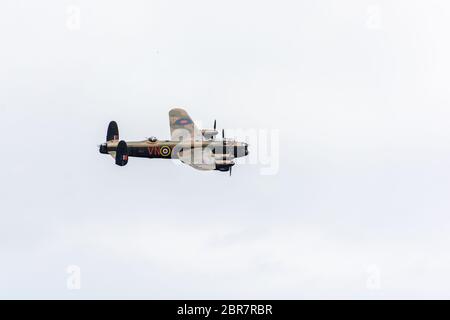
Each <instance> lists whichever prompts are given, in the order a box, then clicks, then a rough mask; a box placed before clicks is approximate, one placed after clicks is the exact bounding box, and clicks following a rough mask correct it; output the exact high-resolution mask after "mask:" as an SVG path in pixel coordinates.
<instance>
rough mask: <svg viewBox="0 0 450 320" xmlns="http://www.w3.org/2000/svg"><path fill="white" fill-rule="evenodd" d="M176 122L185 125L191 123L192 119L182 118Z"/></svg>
mask: <svg viewBox="0 0 450 320" xmlns="http://www.w3.org/2000/svg"><path fill="white" fill-rule="evenodd" d="M175 123H176V124H177V125H180V126H185V125H187V124H191V123H192V120H191V119H189V118H180V119H178V120H177V121H175Z"/></svg>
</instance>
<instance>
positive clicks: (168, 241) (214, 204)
mask: <svg viewBox="0 0 450 320" xmlns="http://www.w3.org/2000/svg"><path fill="white" fill-rule="evenodd" d="M449 29H450V3H449V2H448V1H444V0H441V1H438V0H431V1H430V0H428V1H425V0H421V1H411V0H396V1H365V0H364V1H361V0H343V1H332V0H319V1H234V0H231V1H210V0H208V1H206V0H205V1H197V0H194V1H181V0H180V1H162V0H161V1H144V0H142V1H137V0H132V1H111V0H108V1H107V0H101V1H100V0H96V1H88V0H72V1H60V0H41V1H31V0H21V1H18V0H3V1H2V2H1V4H0V40H1V49H0V88H1V89H0V116H1V118H0V119H1V125H0V135H1V140H0V141H1V142H0V147H1V150H2V153H1V155H2V156H1V160H0V165H1V169H0V178H1V185H0V194H1V203H2V207H1V210H0V219H1V220H0V259H1V260H0V297H1V298H61V299H72V298H77V299H78V298H149V299H158V298H179V299H187V298H190V299H195V298H204V299H208V298H209V299H215V298H235V299H239V298H265V299H275V298H288V299H300V298H450V275H449V273H448V270H450V256H449V246H450V238H449V232H450V217H449V212H450V197H449V192H450V166H449V164H450V125H449V118H450V91H449V88H448V85H449V83H450V60H449V56H450V43H449V41H450V40H449V37H448V30H449ZM174 106H178V107H184V108H186V109H187V110H188V112H189V113H190V115H191V116H192V118H193V119H194V120H196V121H197V122H199V123H201V124H202V127H206V128H208V127H211V126H212V124H213V121H214V119H217V121H218V126H219V128H222V127H223V128H226V129H229V130H230V131H231V130H232V129H242V130H244V129H253V130H255V132H258V133H261V132H268V133H270V134H273V133H275V137H278V138H276V139H274V140H272V141H271V142H272V143H271V144H270V146H269V147H268V148H269V150H272V149H270V148H271V146H272V147H275V148H274V149H273V150H274V151H273V152H272V153H271V160H272V162H271V163H272V164H273V163H276V164H277V165H276V166H275V168H276V170H272V171H270V170H269V172H270V173H271V174H263V173H264V168H267V166H268V165H267V164H265V163H262V162H261V161H260V160H261V159H257V160H258V161H257V163H253V164H249V163H243V164H241V165H236V166H235V167H234V169H233V176H232V177H231V178H230V177H228V174H227V173H220V172H216V171H213V172H200V171H196V170H194V169H192V168H190V167H188V166H183V165H175V164H174V163H172V162H171V161H162V160H150V159H135V158H131V159H130V161H129V163H128V165H127V166H126V167H118V166H115V165H114V161H113V159H112V158H111V157H109V156H107V155H102V154H99V153H98V148H97V145H98V144H100V143H102V142H103V141H104V139H105V136H106V128H107V125H108V122H109V121H110V120H116V121H117V122H118V124H119V129H120V134H121V138H123V139H126V140H137V139H144V138H145V137H149V136H156V137H158V138H160V139H168V138H169V137H170V131H169V125H168V124H169V119H168V111H169V109H170V108H171V107H174ZM237 138H240V139H244V138H245V137H242V136H241V137H239V136H237ZM260 138H261V137H260ZM263 142H264V139H260V140H258V143H256V144H255V143H253V144H252V145H251V146H250V152H252V154H253V155H255V154H259V151H260V150H261V145H264V143H263ZM266 173H267V172H266ZM70 266H73V267H70ZM74 268H75V269H74ZM73 270H79V271H80V272H81V278H78V273H77V272H75V273H73ZM68 271H69V273H68ZM74 276H76V277H77V278H76V279H81V282H77V281H75V282H72V280H73V277H74ZM71 283H72V284H73V283H79V284H81V287H80V289H76V286H75V287H73V286H71Z"/></svg>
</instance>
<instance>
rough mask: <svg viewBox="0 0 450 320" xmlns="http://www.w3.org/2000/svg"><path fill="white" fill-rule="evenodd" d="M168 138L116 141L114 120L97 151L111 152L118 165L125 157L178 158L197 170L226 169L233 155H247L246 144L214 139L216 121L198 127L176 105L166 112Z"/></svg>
mask: <svg viewBox="0 0 450 320" xmlns="http://www.w3.org/2000/svg"><path fill="white" fill-rule="evenodd" d="M169 121H170V133H171V140H158V139H156V138H155V137H150V138H149V139H147V140H144V141H129V142H125V141H124V140H119V128H118V126H117V123H116V122H115V121H111V122H110V123H109V127H108V133H107V136H106V143H103V144H101V145H100V153H103V154H110V155H111V156H112V157H113V158H114V159H115V160H116V164H117V165H118V166H125V165H126V164H127V163H128V157H139V158H161V159H179V160H181V162H183V163H186V164H188V165H190V166H191V167H193V168H195V169H198V170H219V171H229V172H230V175H231V168H232V167H233V166H234V161H233V159H234V158H238V157H244V156H246V155H248V144H247V143H245V142H237V141H233V140H228V139H225V131H224V130H222V140H220V141H217V140H216V139H215V137H216V135H217V134H218V132H217V130H216V121H214V129H204V130H199V129H198V128H197V127H196V125H195V124H194V122H193V121H192V119H191V117H189V115H188V114H187V112H186V111H185V110H183V109H180V108H175V109H172V110H170V112H169Z"/></svg>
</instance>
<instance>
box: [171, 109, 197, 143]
mask: <svg viewBox="0 0 450 320" xmlns="http://www.w3.org/2000/svg"><path fill="white" fill-rule="evenodd" d="M169 122H170V135H171V138H172V140H174V141H182V140H202V133H201V131H200V130H199V129H198V128H197V127H196V126H195V123H194V121H192V119H191V117H190V116H189V114H188V113H187V112H186V110H184V109H181V108H174V109H172V110H170V111H169Z"/></svg>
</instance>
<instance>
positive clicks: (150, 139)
mask: <svg viewBox="0 0 450 320" xmlns="http://www.w3.org/2000/svg"><path fill="white" fill-rule="evenodd" d="M148 141H150V142H156V141H158V139H156V137H150V138H148Z"/></svg>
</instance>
